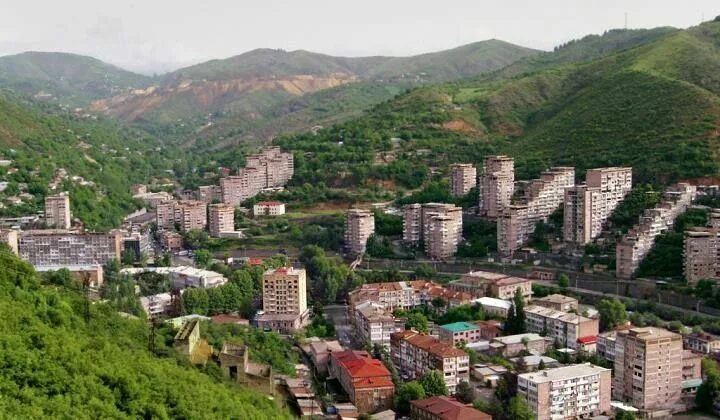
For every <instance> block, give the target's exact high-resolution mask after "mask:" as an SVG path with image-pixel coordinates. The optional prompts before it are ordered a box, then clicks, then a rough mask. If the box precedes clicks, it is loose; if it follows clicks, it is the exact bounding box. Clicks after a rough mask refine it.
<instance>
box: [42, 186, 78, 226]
mask: <svg viewBox="0 0 720 420" xmlns="http://www.w3.org/2000/svg"><path fill="white" fill-rule="evenodd" d="M71 219H72V215H71V213H70V195H69V194H68V193H67V192H64V193H61V194H57V195H49V196H47V197H45V225H46V226H47V227H50V228H54V229H70V226H71Z"/></svg>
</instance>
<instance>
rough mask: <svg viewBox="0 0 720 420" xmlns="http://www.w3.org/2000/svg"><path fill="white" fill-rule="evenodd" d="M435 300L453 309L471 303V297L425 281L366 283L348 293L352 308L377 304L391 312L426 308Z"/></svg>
mask: <svg viewBox="0 0 720 420" xmlns="http://www.w3.org/2000/svg"><path fill="white" fill-rule="evenodd" d="M435 298H440V299H442V300H444V301H445V302H446V303H447V304H448V306H451V307H452V306H457V305H463V304H466V303H469V302H470V299H471V296H470V295H469V294H467V293H461V292H455V291H452V290H449V289H446V288H445V287H443V286H442V285H440V284H437V283H433V282H431V281H425V280H415V281H396V282H386V283H366V284H363V285H362V286H360V287H358V288H357V289H355V290H353V291H351V292H350V293H348V300H349V301H350V306H351V307H352V308H355V307H357V306H358V305H360V304H361V303H363V302H375V303H379V304H380V305H383V306H384V307H385V309H387V310H388V311H391V312H392V311H394V310H395V309H406V310H407V309H412V308H417V307H419V306H425V305H428V304H430V303H431V302H432V300H433V299H435Z"/></svg>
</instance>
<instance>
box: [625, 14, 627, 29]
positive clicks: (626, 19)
mask: <svg viewBox="0 0 720 420" xmlns="http://www.w3.org/2000/svg"><path fill="white" fill-rule="evenodd" d="M625 30H627V12H625Z"/></svg>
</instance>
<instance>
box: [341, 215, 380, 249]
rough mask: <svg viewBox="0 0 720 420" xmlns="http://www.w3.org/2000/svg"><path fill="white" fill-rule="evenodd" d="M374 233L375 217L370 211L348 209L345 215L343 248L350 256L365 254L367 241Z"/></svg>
mask: <svg viewBox="0 0 720 420" xmlns="http://www.w3.org/2000/svg"><path fill="white" fill-rule="evenodd" d="M374 233H375V215H374V214H373V212H372V211H370V210H362V209H349V210H348V211H347V212H346V213H345V248H346V249H347V252H348V253H349V254H351V255H359V254H362V253H364V252H365V248H366V246H367V241H368V239H370V236H372V235H373V234H374Z"/></svg>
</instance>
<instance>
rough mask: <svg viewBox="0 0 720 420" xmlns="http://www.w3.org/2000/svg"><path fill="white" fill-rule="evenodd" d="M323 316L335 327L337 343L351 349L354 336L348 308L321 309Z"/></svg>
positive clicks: (332, 306) (331, 307)
mask: <svg viewBox="0 0 720 420" xmlns="http://www.w3.org/2000/svg"><path fill="white" fill-rule="evenodd" d="M323 310H324V311H325V316H326V317H327V318H329V319H330V321H331V322H332V323H333V325H335V334H336V335H337V338H338V341H340V344H342V345H343V346H345V347H353V346H354V344H355V336H354V332H353V326H352V324H350V319H349V318H348V306H345V305H328V306H325V307H324V308H323Z"/></svg>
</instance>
